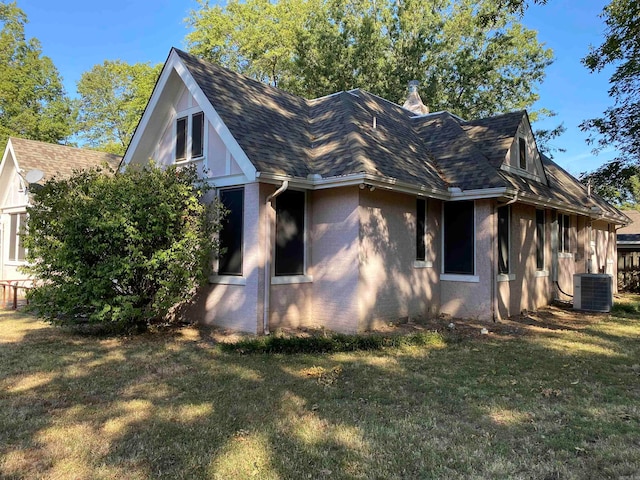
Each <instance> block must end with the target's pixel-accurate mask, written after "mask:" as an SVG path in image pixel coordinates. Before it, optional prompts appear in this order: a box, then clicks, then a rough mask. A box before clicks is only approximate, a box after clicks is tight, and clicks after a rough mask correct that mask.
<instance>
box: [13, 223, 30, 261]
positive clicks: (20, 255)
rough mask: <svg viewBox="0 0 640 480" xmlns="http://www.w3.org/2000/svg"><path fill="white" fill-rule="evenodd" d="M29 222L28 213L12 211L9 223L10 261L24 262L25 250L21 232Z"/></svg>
mask: <svg viewBox="0 0 640 480" xmlns="http://www.w3.org/2000/svg"><path fill="white" fill-rule="evenodd" d="M26 224H27V214H26V213H12V214H11V217H10V225H9V261H11V262H24V260H25V250H24V245H23V243H22V238H21V234H22V231H23V229H24V228H25V226H26Z"/></svg>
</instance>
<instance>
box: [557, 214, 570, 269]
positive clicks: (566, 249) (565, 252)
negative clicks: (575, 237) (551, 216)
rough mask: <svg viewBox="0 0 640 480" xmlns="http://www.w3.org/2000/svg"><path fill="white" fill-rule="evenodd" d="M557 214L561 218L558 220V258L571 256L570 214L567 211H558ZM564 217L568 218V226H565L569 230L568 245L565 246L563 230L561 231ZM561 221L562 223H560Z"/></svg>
mask: <svg viewBox="0 0 640 480" xmlns="http://www.w3.org/2000/svg"><path fill="white" fill-rule="evenodd" d="M557 215H558V216H560V218H562V222H560V221H558V222H557V223H558V258H573V253H572V252H571V250H570V248H571V236H572V232H571V215H569V214H568V213H558V214H557ZM564 217H567V218H568V219H569V226H568V227H567V228H568V230H569V245H568V246H566V245H565V244H564V232H563V225H564ZM561 223H562V225H561Z"/></svg>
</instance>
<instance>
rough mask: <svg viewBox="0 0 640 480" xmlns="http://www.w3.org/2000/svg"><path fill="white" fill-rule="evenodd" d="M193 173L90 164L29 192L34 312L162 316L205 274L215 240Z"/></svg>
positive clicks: (117, 325)
mask: <svg viewBox="0 0 640 480" xmlns="http://www.w3.org/2000/svg"><path fill="white" fill-rule="evenodd" d="M198 179H199V176H198V173H197V171H196V169H195V167H194V168H182V169H176V168H175V167H170V168H168V169H166V170H162V169H160V168H157V167H154V166H148V167H144V168H135V167H134V168H132V167H129V168H127V169H126V170H125V171H124V172H123V173H120V174H118V175H109V174H106V173H105V172H103V171H100V169H94V170H89V171H82V172H76V173H75V174H74V175H73V176H72V177H71V178H69V179H53V180H50V181H48V182H47V183H46V184H45V185H44V187H43V188H42V189H39V190H36V191H34V192H33V206H31V207H29V208H28V209H27V213H28V215H29V217H28V218H29V219H28V229H27V232H26V234H25V237H24V245H25V247H26V248H27V252H28V254H27V260H28V261H29V265H28V266H27V267H25V270H26V271H27V272H28V273H30V274H32V275H33V276H34V277H35V278H37V279H38V280H40V282H39V283H38V284H37V285H38V286H36V288H34V289H33V290H32V292H31V297H30V298H31V304H32V305H33V307H34V309H35V311H36V312H38V314H40V315H41V316H43V317H44V318H47V319H49V320H51V321H52V322H54V323H57V324H63V325H73V324H78V323H84V322H90V323H99V324H102V325H104V326H107V327H108V328H110V329H114V330H121V329H134V328H135V329H143V328H145V327H147V326H148V325H151V324H153V323H157V322H161V321H165V319H166V318H167V315H168V314H169V312H170V311H171V310H172V308H173V307H174V306H175V305H176V304H180V303H184V302H186V301H188V300H189V299H190V298H191V297H192V295H193V294H194V291H195V289H196V288H197V287H198V286H199V285H201V284H202V283H203V282H204V281H205V280H206V276H207V273H208V271H209V267H210V258H211V252H212V249H215V248H216V245H217V244H216V242H215V241H214V240H213V238H212V233H213V232H214V231H216V230H217V229H218V226H219V220H218V217H219V210H218V208H217V203H211V204H209V205H206V204H204V203H202V202H200V201H199V200H200V198H201V197H202V196H203V195H204V194H205V192H206V188H205V187H204V185H203V183H202V182H201V181H199V180H198Z"/></svg>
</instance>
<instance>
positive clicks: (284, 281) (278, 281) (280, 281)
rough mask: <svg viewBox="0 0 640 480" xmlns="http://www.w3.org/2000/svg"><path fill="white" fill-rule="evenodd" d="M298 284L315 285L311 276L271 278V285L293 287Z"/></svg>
mask: <svg viewBox="0 0 640 480" xmlns="http://www.w3.org/2000/svg"><path fill="white" fill-rule="evenodd" d="M297 283H313V277H312V276H311V275H281V276H279V277H276V276H273V277H271V285H291V284H297Z"/></svg>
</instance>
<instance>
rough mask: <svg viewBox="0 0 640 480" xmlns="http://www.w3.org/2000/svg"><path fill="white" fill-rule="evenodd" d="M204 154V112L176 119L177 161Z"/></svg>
mask: <svg viewBox="0 0 640 480" xmlns="http://www.w3.org/2000/svg"><path fill="white" fill-rule="evenodd" d="M203 155H204V114H203V113H202V112H198V113H194V114H193V115H187V116H186V117H180V118H178V119H177V120H176V161H177V162H179V161H187V160H194V159H197V158H200V157H202V156H203Z"/></svg>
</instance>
